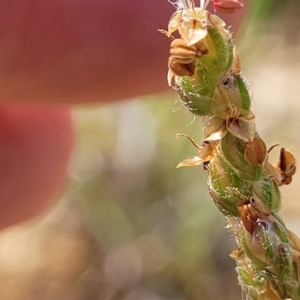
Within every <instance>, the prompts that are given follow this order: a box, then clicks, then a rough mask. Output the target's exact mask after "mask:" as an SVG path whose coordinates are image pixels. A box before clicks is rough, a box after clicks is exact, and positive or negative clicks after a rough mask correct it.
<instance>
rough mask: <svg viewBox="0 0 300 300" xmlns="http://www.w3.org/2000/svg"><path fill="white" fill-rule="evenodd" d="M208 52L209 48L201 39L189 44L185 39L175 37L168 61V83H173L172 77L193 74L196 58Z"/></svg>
mask: <svg viewBox="0 0 300 300" xmlns="http://www.w3.org/2000/svg"><path fill="white" fill-rule="evenodd" d="M206 53H207V49H206V48H205V46H204V44H203V43H202V42H201V41H200V42H198V43H197V44H194V45H190V46H188V45H187V43H186V41H185V40H184V39H182V38H181V39H175V40H173V41H172V43H171V46H170V57H169V62H168V67H169V72H168V84H169V86H171V85H172V78H173V76H174V75H176V76H192V75H193V74H194V72H195V59H196V58H198V57H201V56H202V55H204V54H206Z"/></svg>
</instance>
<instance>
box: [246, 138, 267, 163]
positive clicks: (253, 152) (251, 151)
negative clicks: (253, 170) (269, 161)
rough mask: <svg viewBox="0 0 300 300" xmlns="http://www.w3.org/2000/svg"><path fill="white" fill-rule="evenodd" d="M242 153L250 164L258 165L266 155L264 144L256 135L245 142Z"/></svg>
mask: <svg viewBox="0 0 300 300" xmlns="http://www.w3.org/2000/svg"><path fill="white" fill-rule="evenodd" d="M244 155H245V159H246V160H247V161H248V162H249V163H250V164H252V165H254V166H260V165H261V164H262V163H263V162H264V161H265V159H266V156H267V147H266V144H265V143H264V141H263V140H262V139H261V138H260V137H259V136H256V137H255V138H254V139H253V141H252V142H248V143H246V144H245V152H244Z"/></svg>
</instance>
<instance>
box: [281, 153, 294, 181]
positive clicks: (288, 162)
mask: <svg viewBox="0 0 300 300" xmlns="http://www.w3.org/2000/svg"><path fill="white" fill-rule="evenodd" d="M277 168H278V169H279V170H280V172H281V174H282V176H283V179H282V181H281V182H282V183H283V184H289V183H291V181H292V176H293V175H294V174H295V173H296V159H295V157H294V155H293V154H292V152H291V151H290V150H287V149H284V148H281V149H280V156H279V162H278V164H277Z"/></svg>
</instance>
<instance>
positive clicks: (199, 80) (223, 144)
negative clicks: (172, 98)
mask: <svg viewBox="0 0 300 300" xmlns="http://www.w3.org/2000/svg"><path fill="white" fill-rule="evenodd" d="M212 2H213V3H214V7H215V9H217V10H219V11H223V12H227V13H229V12H234V11H235V10H237V9H239V8H241V7H242V5H241V3H240V2H239V1H238V0H218V1H217V0H212ZM208 3H209V0H206V1H205V0H200V7H196V6H195V3H194V1H193V0H177V3H176V7H177V11H176V12H175V13H174V14H173V15H172V17H171V19H170V22H169V26H168V31H167V32H165V34H166V35H167V36H168V37H170V38H173V37H172V34H173V33H174V32H175V31H177V32H178V33H179V36H180V37H179V38H178V39H175V38H173V40H172V42H171V50H170V58H169V62H168V66H169V72H168V83H169V85H170V86H173V87H174V88H175V90H176V91H177V92H178V95H179V97H180V99H181V100H182V102H183V104H184V105H185V106H186V107H187V108H188V109H189V110H190V111H191V112H192V113H193V114H195V115H199V116H203V131H204V141H203V143H202V146H198V145H197V144H196V143H195V141H194V140H193V139H191V138H190V137H188V136H185V135H182V134H181V136H185V137H187V138H188V139H189V140H190V141H191V142H192V144H193V145H194V146H195V147H196V148H197V150H198V155H195V156H192V157H189V158H187V159H185V160H183V161H182V162H181V163H180V164H178V166H177V167H183V166H200V165H201V166H203V168H204V170H206V171H207V172H208V181H207V182H208V193H209V195H210V196H211V198H212V200H213V201H214V203H215V204H216V206H217V208H218V209H219V210H220V212H221V213H222V214H223V215H224V216H225V218H226V220H227V221H228V228H230V229H231V230H232V232H233V233H234V235H235V237H236V241H237V244H238V247H237V249H236V250H235V251H234V252H233V253H232V254H231V257H232V258H234V259H235V261H236V266H237V267H236V270H237V273H238V278H239V283H240V285H241V287H242V290H243V292H244V293H245V295H246V299H247V300H287V299H293V300H300V283H299V280H300V240H299V239H298V238H297V237H296V236H295V235H294V234H293V233H292V232H291V231H289V230H288V229H287V228H286V227H285V225H284V223H283V221H282V220H281V218H280V217H279V215H278V210H279V208H280V205H281V194H280V191H279V187H280V186H281V185H283V184H289V183H290V182H291V181H292V176H293V175H294V173H295V172H296V161H295V158H294V156H293V154H292V153H291V151H289V150H287V149H285V148H281V150H280V156H279V162H278V163H277V165H275V166H272V164H271V163H270V162H269V161H268V153H269V152H270V151H271V150H272V149H273V148H274V146H273V147H271V148H270V149H269V150H268V151H267V147H266V145H265V143H264V141H263V139H262V138H261V137H260V136H259V135H258V133H257V130H256V124H255V116H254V114H253V113H252V112H251V110H250V106H251V99H250V94H249V91H248V87H247V85H246V84H245V80H244V78H243V77H242V75H241V65H240V61H239V58H238V55H237V52H236V48H235V47H234V46H233V45H232V39H231V34H230V32H229V31H228V30H227V29H226V26H225V23H224V22H223V20H221V19H220V18H219V17H217V16H215V15H213V14H211V13H209V12H208V11H207V10H206V6H207V5H208Z"/></svg>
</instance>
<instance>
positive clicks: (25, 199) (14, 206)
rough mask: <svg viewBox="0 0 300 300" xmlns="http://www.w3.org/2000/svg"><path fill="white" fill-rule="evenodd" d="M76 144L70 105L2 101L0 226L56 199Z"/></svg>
mask: <svg viewBox="0 0 300 300" xmlns="http://www.w3.org/2000/svg"><path fill="white" fill-rule="evenodd" d="M72 144H73V129H72V120H71V115H70V111H69V109H67V108H55V107H52V108H46V107H37V106H36V107H29V106H16V105H11V106H8V105H6V106H4V105H1V106H0V170H1V171H0V191H1V192H0V193H1V197H0V229H3V228H5V227H8V226H10V225H12V224H15V223H18V222H21V221H24V220H26V219H29V218H31V217H33V216H35V215H37V214H39V213H40V212H41V211H43V210H45V208H46V207H47V206H49V204H50V203H51V202H53V203H54V202H55V201H54V200H55V199H56V198H57V197H58V196H59V193H61V192H62V190H63V187H64V186H65V183H66V177H67V176H66V175H67V166H68V162H69V158H70V154H71V149H72Z"/></svg>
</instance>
